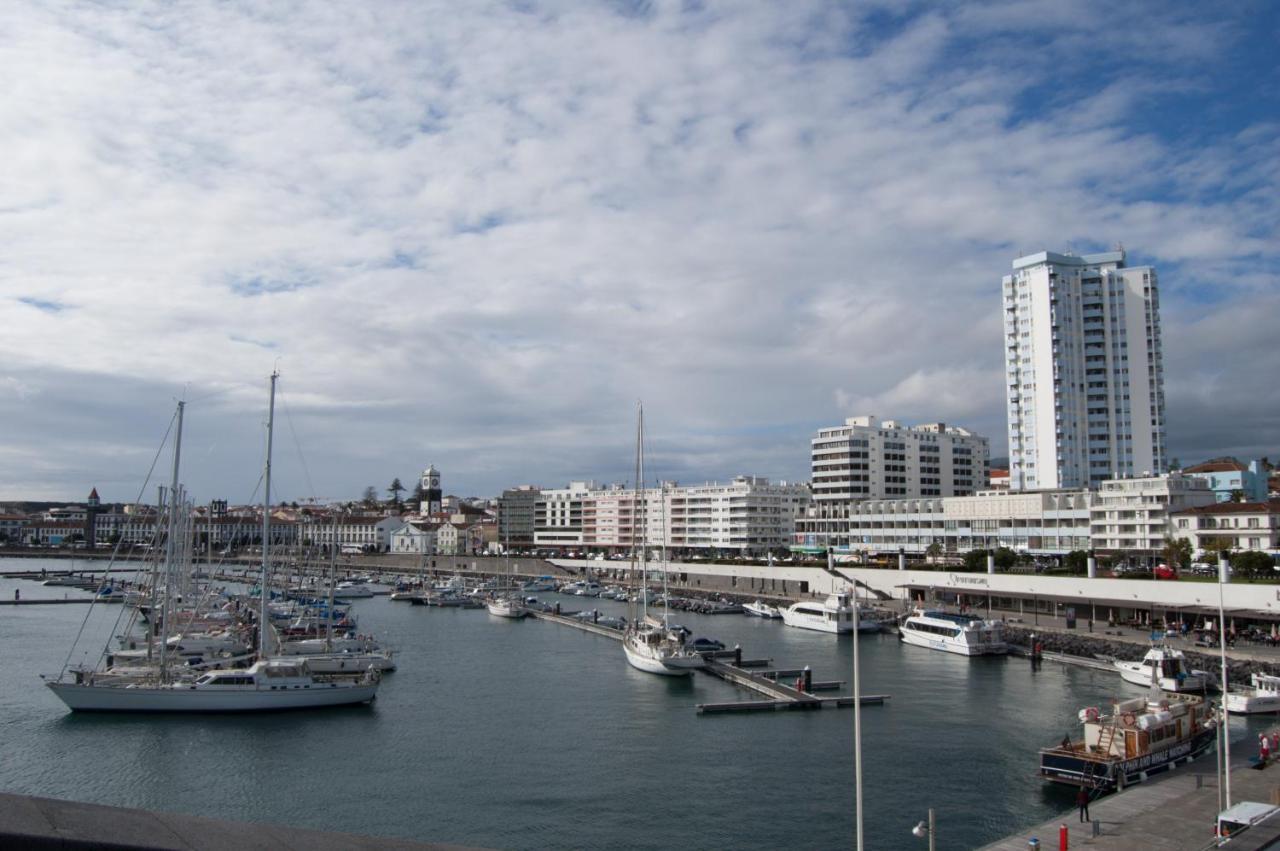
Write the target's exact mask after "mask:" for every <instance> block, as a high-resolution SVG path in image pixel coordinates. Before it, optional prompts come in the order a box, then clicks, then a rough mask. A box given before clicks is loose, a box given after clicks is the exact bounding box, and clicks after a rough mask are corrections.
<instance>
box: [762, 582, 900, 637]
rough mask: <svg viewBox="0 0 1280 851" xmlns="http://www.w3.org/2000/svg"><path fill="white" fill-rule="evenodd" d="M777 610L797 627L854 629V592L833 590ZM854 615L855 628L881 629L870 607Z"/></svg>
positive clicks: (865, 630) (861, 630)
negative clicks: (818, 597)
mask: <svg viewBox="0 0 1280 851" xmlns="http://www.w3.org/2000/svg"><path fill="white" fill-rule="evenodd" d="M743 608H745V606H744V607H743ZM780 614H781V616H782V622H783V623H785V624H786V625H787V626H794V627H799V628H800V629H813V630H817V631H818V632H834V633H837V634H843V633H846V632H853V630H854V629H855V626H854V605H853V596H852V595H851V594H850V593H849V592H848V591H842V592H840V593H838V594H832V595H831V596H829V597H827V599H826V600H824V601H823V602H821V603H819V602H817V601H815V600H803V601H801V602H799V603H793V604H791V605H790V606H788V607H787V608H785V609H782V610H781V612H780ZM857 617H858V620H857V626H856V629H857V630H858V632H879V631H880V622H879V621H878V620H875V619H874V618H873V617H871V611H870V610H869V609H862V608H859V609H858V615H857Z"/></svg>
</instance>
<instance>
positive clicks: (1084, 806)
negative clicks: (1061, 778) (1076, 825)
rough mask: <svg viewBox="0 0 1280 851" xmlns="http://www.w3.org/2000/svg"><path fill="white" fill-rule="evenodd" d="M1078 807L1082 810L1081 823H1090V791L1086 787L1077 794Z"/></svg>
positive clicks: (1081, 788)
mask: <svg viewBox="0 0 1280 851" xmlns="http://www.w3.org/2000/svg"><path fill="white" fill-rule="evenodd" d="M1076 806H1078V807H1079V808H1080V821H1089V790H1088V789H1087V788H1085V787H1084V786H1081V787H1080V791H1079V792H1077V793H1076Z"/></svg>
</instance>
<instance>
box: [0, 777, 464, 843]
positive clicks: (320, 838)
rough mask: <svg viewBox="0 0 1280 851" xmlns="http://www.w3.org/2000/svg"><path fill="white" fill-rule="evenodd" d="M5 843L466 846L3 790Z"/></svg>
mask: <svg viewBox="0 0 1280 851" xmlns="http://www.w3.org/2000/svg"><path fill="white" fill-rule="evenodd" d="M0 848H24V849H25V848H34V849H45V848H57V849H77V851H78V850H79V849H94V851H110V849H124V848H141V849H155V851H170V849H174V850H175V851H177V850H178V849H180V851H197V849H198V850H199V851H205V849H208V851H213V849H264V851H265V849H298V850H299V851H303V849H305V851H348V849H354V851H363V849H370V851H372V849H403V851H426V849H430V851H463V846H459V845H438V844H435V843H427V842H413V841H411V840H407V839H395V838H393V837H382V836H378V837H374V836H357V835H355V834H350V833H328V832H325V831H320V830H307V829H304V828H297V827H284V826H282V825H274V824H258V823H254V822H237V821H222V820H219V819H212V818H203V817H201V816H189V815H180V814H177V813H160V812H152V811H150V810H133V809H127V808H125V807H107V806H102V805H100V804H82V803H80V802H78V801H63V800H59V799H57V798H35V797H31V796H28V795H11V794H7V793H3V792H0Z"/></svg>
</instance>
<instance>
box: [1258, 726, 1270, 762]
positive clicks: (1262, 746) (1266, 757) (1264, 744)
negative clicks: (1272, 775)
mask: <svg viewBox="0 0 1280 851" xmlns="http://www.w3.org/2000/svg"><path fill="white" fill-rule="evenodd" d="M1258 755H1259V756H1260V757H1261V758H1262V764H1263V765H1266V764H1267V762H1269V761H1270V759H1271V740H1270V739H1268V738H1267V734H1266V733H1263V734H1262V735H1260V736H1258Z"/></svg>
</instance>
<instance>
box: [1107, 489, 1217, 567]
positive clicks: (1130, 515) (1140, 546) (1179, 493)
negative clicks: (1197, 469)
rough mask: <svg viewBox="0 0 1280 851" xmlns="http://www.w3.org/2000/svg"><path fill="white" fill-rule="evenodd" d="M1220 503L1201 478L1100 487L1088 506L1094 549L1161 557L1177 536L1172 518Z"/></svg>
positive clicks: (1112, 552) (1113, 552)
mask: <svg viewBox="0 0 1280 851" xmlns="http://www.w3.org/2000/svg"><path fill="white" fill-rule="evenodd" d="M1216 502H1217V499H1216V498H1215V497H1214V494H1213V491H1212V490H1211V489H1210V488H1209V486H1208V485H1207V484H1206V483H1205V482H1204V480H1203V479H1200V478H1198V477H1195V476H1186V475H1183V474H1181V473H1169V474H1167V475H1163V476H1143V477H1140V478H1134V479H1113V480H1110V481H1105V482H1102V483H1101V484H1100V485H1099V487H1098V490H1097V493H1095V494H1094V497H1093V501H1092V505H1091V507H1090V516H1089V526H1090V529H1089V535H1090V538H1091V540H1092V542H1093V548H1094V550H1095V551H1097V552H1100V553H1110V554H1124V555H1130V556H1132V555H1138V556H1150V557H1151V558H1158V557H1159V556H1160V555H1161V553H1162V551H1163V550H1164V546H1165V538H1166V537H1171V536H1172V535H1173V534H1174V531H1175V529H1174V524H1173V522H1172V519H1171V516H1172V515H1173V514H1175V513H1177V512H1179V511H1182V510H1184V509H1187V508H1195V507H1197V506H1202V505H1211V504H1214V503H1216Z"/></svg>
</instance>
